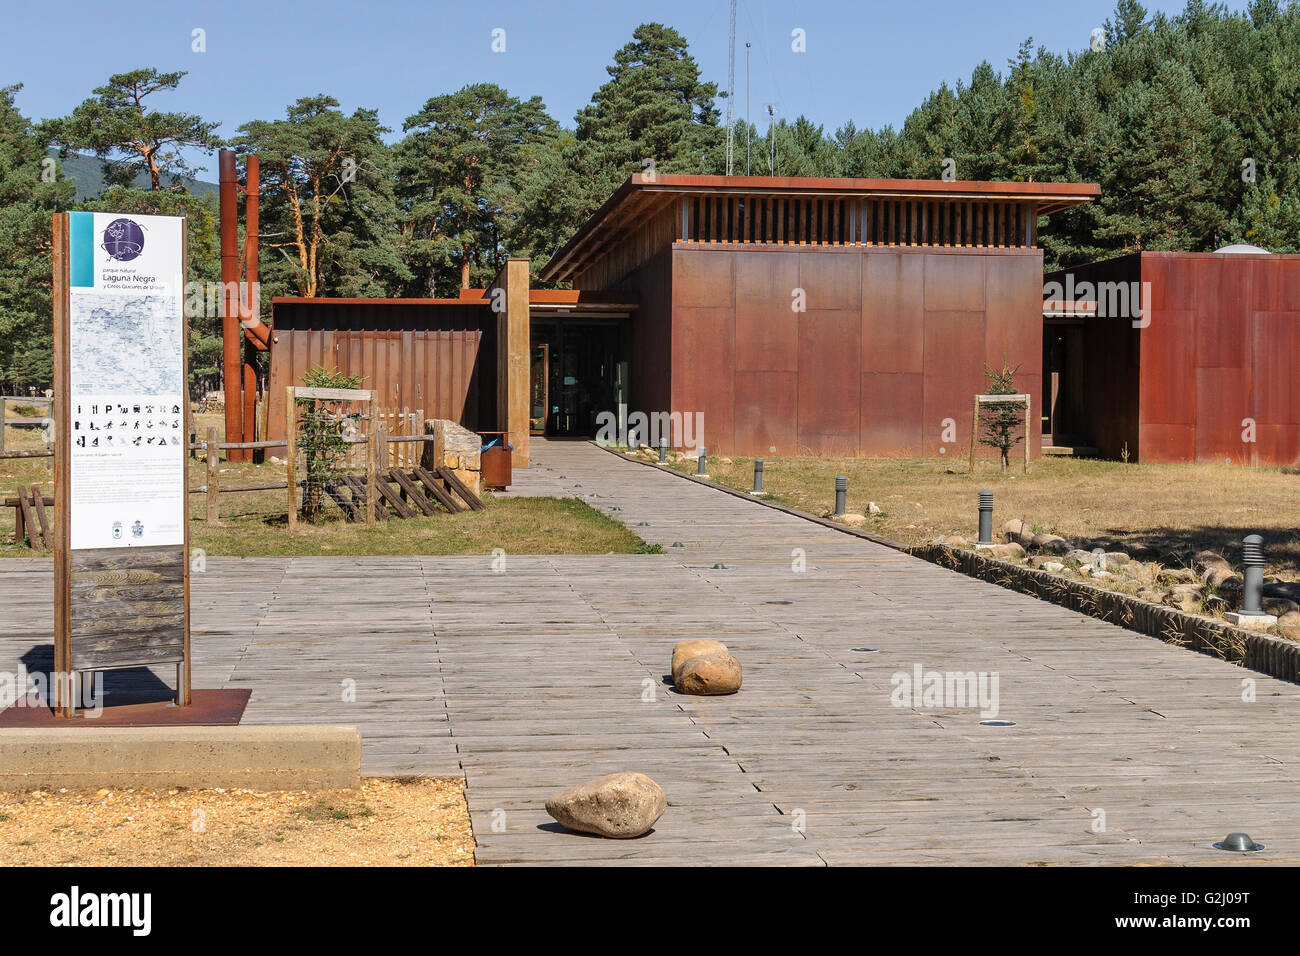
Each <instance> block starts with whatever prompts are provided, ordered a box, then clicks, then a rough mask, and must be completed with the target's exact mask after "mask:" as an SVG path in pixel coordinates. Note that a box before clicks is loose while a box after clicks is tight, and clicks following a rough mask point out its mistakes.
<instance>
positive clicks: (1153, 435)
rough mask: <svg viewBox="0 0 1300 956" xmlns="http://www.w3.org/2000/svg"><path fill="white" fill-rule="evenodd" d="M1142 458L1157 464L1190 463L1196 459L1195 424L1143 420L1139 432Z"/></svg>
mask: <svg viewBox="0 0 1300 956" xmlns="http://www.w3.org/2000/svg"><path fill="white" fill-rule="evenodd" d="M1140 441H1141V448H1142V460H1143V461H1145V462H1147V463H1151V462H1157V463H1159V464H1170V465H1177V464H1191V463H1192V462H1194V461H1196V426H1195V425H1153V424H1148V423H1146V422H1144V423H1143V424H1142V434H1141V439H1140Z"/></svg>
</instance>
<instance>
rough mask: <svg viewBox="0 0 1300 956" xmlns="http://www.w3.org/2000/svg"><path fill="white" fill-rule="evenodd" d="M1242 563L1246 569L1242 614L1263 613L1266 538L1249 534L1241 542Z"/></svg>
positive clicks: (1242, 595)
mask: <svg viewBox="0 0 1300 956" xmlns="http://www.w3.org/2000/svg"><path fill="white" fill-rule="evenodd" d="M1241 563H1242V566H1243V567H1244V568H1245V569H1246V570H1245V573H1244V574H1243V575H1242V577H1243V579H1244V581H1243V586H1242V594H1241V613H1242V614H1252V615H1254V614H1263V613H1264V610H1263V599H1264V539H1263V538H1261V537H1260V536H1259V535H1257V534H1248V535H1246V537H1245V538H1243V539H1242V542H1241Z"/></svg>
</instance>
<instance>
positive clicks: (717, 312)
mask: <svg viewBox="0 0 1300 956" xmlns="http://www.w3.org/2000/svg"><path fill="white" fill-rule="evenodd" d="M724 255H725V254H724ZM690 258H694V257H690ZM675 286H676V282H675V281H674V287H675ZM672 322H673V377H672V411H675V412H681V413H682V415H693V414H695V413H696V412H703V413H704V436H703V442H702V443H703V444H704V445H705V446H706V447H708V448H710V449H717V450H720V451H721V450H724V449H728V448H729V447H734V435H735V367H736V348H735V335H734V333H735V327H736V325H735V312H734V311H732V310H731V309H730V308H725V309H723V308H713V309H700V308H675V309H673V318H672ZM697 440H698V439H697Z"/></svg>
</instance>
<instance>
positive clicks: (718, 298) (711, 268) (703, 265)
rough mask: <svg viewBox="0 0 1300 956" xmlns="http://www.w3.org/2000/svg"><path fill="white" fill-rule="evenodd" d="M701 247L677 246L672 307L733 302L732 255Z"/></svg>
mask: <svg viewBox="0 0 1300 956" xmlns="http://www.w3.org/2000/svg"><path fill="white" fill-rule="evenodd" d="M719 252H721V250H714V249H708V248H707V247H706V248H703V249H699V250H690V251H689V252H688V251H684V250H679V251H678V252H677V253H676V254H675V255H674V256H673V289H672V292H673V308H674V309H676V308H682V307H690V306H697V307H710V308H726V309H730V308H732V307H733V306H734V305H735V299H734V298H733V294H732V293H733V289H734V288H735V277H734V275H733V274H732V265H733V263H734V262H735V256H734V255H733V254H729V253H726V252H722V253H721V254H719Z"/></svg>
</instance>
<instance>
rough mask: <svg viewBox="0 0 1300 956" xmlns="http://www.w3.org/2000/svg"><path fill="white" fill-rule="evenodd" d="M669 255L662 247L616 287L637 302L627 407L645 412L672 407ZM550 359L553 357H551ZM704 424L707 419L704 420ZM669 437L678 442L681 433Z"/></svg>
mask: <svg viewBox="0 0 1300 956" xmlns="http://www.w3.org/2000/svg"><path fill="white" fill-rule="evenodd" d="M673 256H674V253H673V252H672V250H671V249H664V250H663V251H661V252H659V253H658V254H657V255H655V256H652V257H651V258H650V259H648V260H647V261H646V262H645V263H644V264H643V265H641V267H640V268H638V269H636V270H635V271H634V272H633V273H632V274H631V275H629V276H627V277H626V278H625V279H624V280H623V281H622V282H620V283H619V284H618V287H617V288H618V289H619V290H623V291H631V292H635V293H636V294H637V295H638V296H639V300H640V304H639V306H638V307H637V309H636V311H635V312H633V313H632V317H631V319H630V320H629V321H630V322H631V323H632V329H631V349H632V354H631V356H630V357H629V368H628V386H629V387H628V406H629V407H628V411H629V412H633V411H642V412H645V413H647V414H652V413H655V412H664V411H672V410H673V408H674V406H673V394H672V377H673V352H672V342H673V326H672V311H673V294H674V293H673V289H674V281H673ZM552 361H554V359H552ZM705 424H706V427H707V422H706V423H705ZM669 441H670V442H671V443H672V444H673V445H674V446H678V445H680V444H681V436H680V435H673V436H672V437H671V438H670V439H669Z"/></svg>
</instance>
